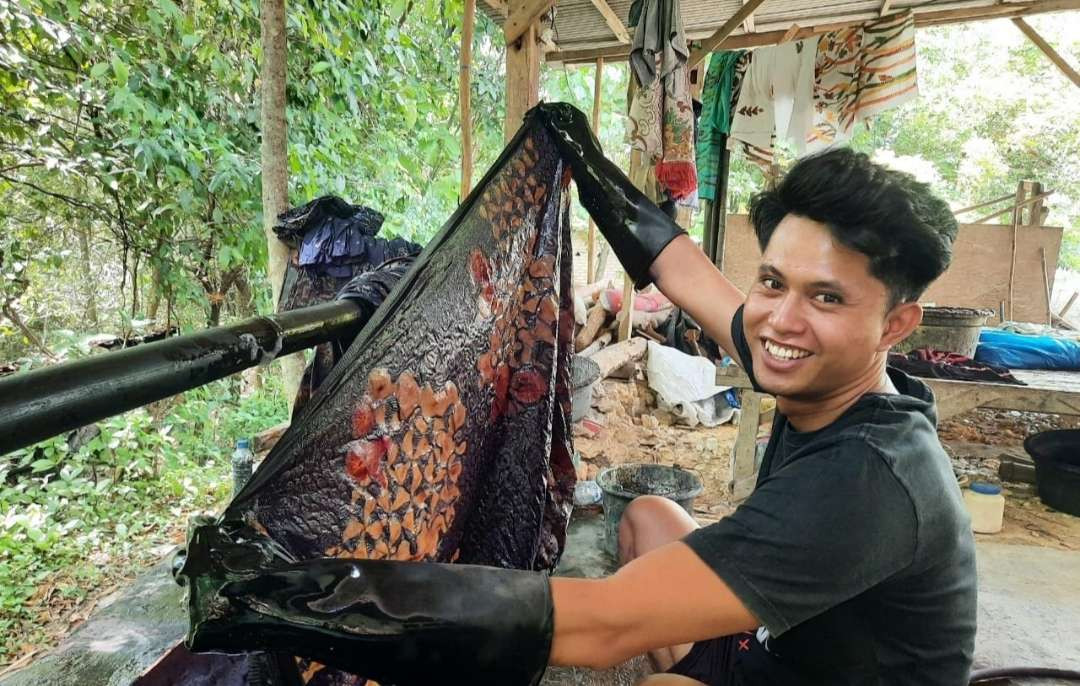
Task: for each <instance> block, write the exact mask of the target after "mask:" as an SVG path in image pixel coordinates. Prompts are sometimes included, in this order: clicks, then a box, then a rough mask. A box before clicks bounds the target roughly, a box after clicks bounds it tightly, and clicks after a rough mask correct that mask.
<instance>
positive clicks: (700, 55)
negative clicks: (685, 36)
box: [686, 0, 765, 69]
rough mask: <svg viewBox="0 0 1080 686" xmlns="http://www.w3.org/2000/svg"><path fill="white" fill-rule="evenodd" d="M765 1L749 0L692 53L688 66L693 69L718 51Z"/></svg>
mask: <svg viewBox="0 0 1080 686" xmlns="http://www.w3.org/2000/svg"><path fill="white" fill-rule="evenodd" d="M763 2H765V0H748V2H747V3H746V4H745V5H743V6H742V7H740V8H739V9H738V11H736V12H735V14H733V15H731V17H730V18H729V19H728V20H727V21H726V22H724V25H723V26H721V27H720V28H719V29H717V30H716V33H714V34H713V35H711V36H709V37H708V38H706V39H705V40H703V41H701V46H700V47H698V48H697V49H696V50H691V51H690V59H689V60H688V61H687V63H686V66H687V67H688V68H690V69H693V68H694V67H696V66H697V65H698V64H700V63H701V60H703V59H705V57H707V56H708V54H709V53H710V52H712V51H713V50H716V48H718V47H719V46H720V44H721V43H723V42H724V39H725V38H727V37H728V36H730V35H731V33H732V32H733V31H734V30H735V29H737V28H739V24H741V23H743V22H744V21H745V20H746V18H747V17H749V16H750V15H751V14H753V13H754V10H756V9H757V8H758V7H759V6H760V5H761V4H762V3H763Z"/></svg>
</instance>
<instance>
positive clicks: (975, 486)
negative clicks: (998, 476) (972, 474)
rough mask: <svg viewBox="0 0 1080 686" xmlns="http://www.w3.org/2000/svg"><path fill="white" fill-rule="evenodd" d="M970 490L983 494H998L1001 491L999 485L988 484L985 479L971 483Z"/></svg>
mask: <svg viewBox="0 0 1080 686" xmlns="http://www.w3.org/2000/svg"><path fill="white" fill-rule="evenodd" d="M971 490H973V491H975V492H976V493H982V494H983V495H998V494H999V493H1001V486H998V485H996V484H988V483H986V482H985V481H976V482H974V483H972V484H971Z"/></svg>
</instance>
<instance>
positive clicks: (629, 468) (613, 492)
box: [596, 464, 704, 557]
mask: <svg viewBox="0 0 1080 686" xmlns="http://www.w3.org/2000/svg"><path fill="white" fill-rule="evenodd" d="M596 484H597V485H598V486H600V490H601V491H602V492H603V494H604V495H603V502H604V547H605V549H606V550H607V552H608V553H610V554H611V555H612V556H614V557H618V555H619V520H620V519H622V514H623V511H624V510H625V509H626V506H627V505H629V504H630V501H631V500H633V499H634V498H636V497H638V496H639V495H659V496H663V497H665V498H667V499H668V500H673V501H675V503H677V504H678V505H679V506H680V507H682V509H684V510H686V512H687V514H689V515H690V516H693V514H694V499H695V498H697V497H698V496H699V495H701V492H702V491H703V490H704V486H702V484H701V479H699V478H698V476H697V474H694V473H693V472H691V471H688V470H686V469H683V468H681V467H679V466H678V465H676V466H674V467H668V466H666V465H660V464H623V465H617V466H615V467H607V468H606V469H603V470H601V471H600V473H599V474H597V475H596Z"/></svg>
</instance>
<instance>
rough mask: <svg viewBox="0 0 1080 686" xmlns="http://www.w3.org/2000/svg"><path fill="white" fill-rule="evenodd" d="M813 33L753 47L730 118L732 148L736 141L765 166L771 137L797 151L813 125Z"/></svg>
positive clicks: (814, 43) (769, 162) (730, 144)
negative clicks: (808, 35)
mask: <svg viewBox="0 0 1080 686" xmlns="http://www.w3.org/2000/svg"><path fill="white" fill-rule="evenodd" d="M816 54H817V38H809V39H806V40H801V41H795V42H791V43H784V44H782V45H778V46H776V47H772V48H761V49H759V50H756V51H754V59H753V61H752V62H751V63H750V68H749V69H748V70H747V72H746V77H745V81H744V83H743V86H742V91H741V92H740V94H739V100H738V104H737V105H736V107H735V116H734V118H733V120H732V122H731V138H730V140H729V143H728V145H729V146H730V147H732V148H733V149H734V148H735V147H738V144H739V143H742V144H745V145H744V146H743V151H744V153H746V154H747V156H748V157H749V158H750V160H751V161H752V162H754V163H756V164H759V165H763V166H768V165H769V164H771V163H772V159H773V152H772V150H773V141H774V140H775V138H776V137H777V136H782V137H784V138H787V139H789V140H792V141H793V142H794V143H795V148H796V150H797V151H798V152H802V151H803V148H804V145H805V141H806V138H807V136H808V134H809V132H810V130H811V127H812V125H813V121H814V118H813V84H814V80H813V75H814V64H815V56H816Z"/></svg>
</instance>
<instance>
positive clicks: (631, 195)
mask: <svg viewBox="0 0 1080 686" xmlns="http://www.w3.org/2000/svg"><path fill="white" fill-rule="evenodd" d="M534 109H535V110H537V111H538V114H539V115H540V116H541V118H542V119H543V121H545V122H546V123H547V125H548V127H549V128H550V130H551V131H552V132H553V133H554V134H555V136H554V137H555V143H556V145H558V147H559V151H560V152H561V153H562V157H563V159H564V160H565V161H566V162H567V164H569V165H570V171H571V173H572V174H573V176H574V183H576V184H577V187H578V198H579V199H580V200H581V204H582V205H583V206H584V207H585V209H586V210H588V211H589V214H590V215H591V216H592V218H593V220H594V221H595V222H596V225H597V226H598V227H599V228H600V233H602V234H603V235H604V238H606V239H607V242H608V243H609V244H610V245H611V249H612V250H613V251H614V252H615V256H616V257H617V258H619V262H620V263H621V264H622V266H623V268H624V269H626V273H627V274H629V275H630V278H631V279H633V281H634V285H635V286H637V287H638V288H644V287H645V286H647V285H649V284H650V283H652V277H651V276H649V267H650V266H651V265H652V263H653V261H654V260H655V259H656V256H657V255H659V254H660V252H661V251H663V249H664V248H665V247H667V244H668V243H670V242H671V241H672V240H674V239H675V238H676V237H678V236H680V235H682V234H685V233H686V231H684V230H683V229H682V228H681V227H680V226H679V225H678V224H676V223H675V222H674V221H673V220H672V219H671V217H669V216H667V214H665V213H664V211H663V210H661V209H660V208H659V207H657V206H656V205H655V204H653V202H652V201H651V200H649V199H648V198H647V197H645V194H643V193H642V192H641V191H639V190H638V189H637V188H636V187H635V186H634V184H633V183H631V182H630V179H628V178H627V177H626V174H623V172H622V170H620V169H619V168H618V167H617V166H616V165H615V164H614V163H613V162H612V161H611V160H609V159H607V158H606V157H604V153H603V152H601V150H600V142H599V141H598V140H596V136H595V135H593V132H592V128H591V127H590V126H589V122H588V121H587V120H586V119H585V115H584V114H583V113H582V112H581V110H579V109H577V108H575V107H572V106H570V105H567V104H566V103H545V104H541V105H537V106H536V108H534Z"/></svg>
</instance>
